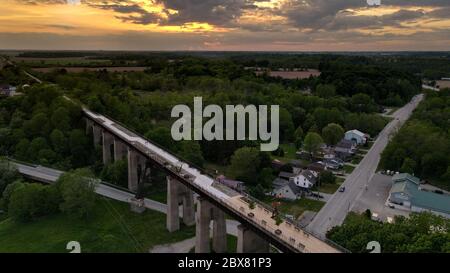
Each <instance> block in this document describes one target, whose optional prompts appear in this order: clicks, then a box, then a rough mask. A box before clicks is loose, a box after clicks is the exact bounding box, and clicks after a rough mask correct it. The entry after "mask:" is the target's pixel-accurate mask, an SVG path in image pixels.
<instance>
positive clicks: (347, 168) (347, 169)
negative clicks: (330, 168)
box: [344, 165, 355, 174]
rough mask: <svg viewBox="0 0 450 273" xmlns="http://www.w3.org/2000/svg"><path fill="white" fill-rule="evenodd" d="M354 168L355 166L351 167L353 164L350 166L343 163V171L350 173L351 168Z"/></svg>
mask: <svg viewBox="0 0 450 273" xmlns="http://www.w3.org/2000/svg"><path fill="white" fill-rule="evenodd" d="M354 169H355V167H353V166H350V165H344V171H345V172H346V173H349V174H350V173H352V172H353V170H354Z"/></svg>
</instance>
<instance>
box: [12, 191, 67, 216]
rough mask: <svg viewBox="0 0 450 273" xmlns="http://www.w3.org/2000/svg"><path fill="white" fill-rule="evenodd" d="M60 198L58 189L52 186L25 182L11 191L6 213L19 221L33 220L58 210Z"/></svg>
mask: <svg viewBox="0 0 450 273" xmlns="http://www.w3.org/2000/svg"><path fill="white" fill-rule="evenodd" d="M60 200H61V199H60V196H59V193H58V190H57V189H56V188H55V187H54V186H43V185H40V184H28V183H26V184H23V187H22V186H19V187H18V188H17V189H16V190H14V191H13V192H12V195H11V198H10V201H9V205H8V214H9V216H10V217H11V218H13V219H14V220H17V221H20V222H28V221H33V220H35V219H37V218H39V217H42V216H45V215H50V214H53V213H56V212H58V204H59V202H60Z"/></svg>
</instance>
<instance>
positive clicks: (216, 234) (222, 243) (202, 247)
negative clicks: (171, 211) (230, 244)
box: [195, 197, 227, 253]
mask: <svg viewBox="0 0 450 273" xmlns="http://www.w3.org/2000/svg"><path fill="white" fill-rule="evenodd" d="M196 216H197V217H196V227H195V228H196V229H195V252H196V253H207V252H209V251H210V224H211V221H213V234H212V246H213V250H214V252H216V253H224V252H226V251H227V226H226V222H225V213H224V212H223V211H221V210H220V209H219V208H217V207H216V206H214V205H212V204H211V203H210V202H209V201H208V200H206V199H204V198H201V197H199V198H198V203H197V214H196Z"/></svg>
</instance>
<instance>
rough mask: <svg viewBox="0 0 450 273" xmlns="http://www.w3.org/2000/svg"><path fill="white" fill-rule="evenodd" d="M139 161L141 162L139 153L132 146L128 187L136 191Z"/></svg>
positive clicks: (129, 153)
mask: <svg viewBox="0 0 450 273" xmlns="http://www.w3.org/2000/svg"><path fill="white" fill-rule="evenodd" d="M139 163H140V155H139V153H138V152H136V151H135V150H134V149H132V148H128V189H129V190H130V191H132V192H136V191H137V187H138V165H139ZM144 167H145V166H144Z"/></svg>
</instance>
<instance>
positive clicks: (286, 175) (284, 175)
mask: <svg viewBox="0 0 450 273" xmlns="http://www.w3.org/2000/svg"><path fill="white" fill-rule="evenodd" d="M294 176H295V174H294V173H288V172H280V173H279V174H278V177H279V178H282V179H285V180H289V179H290V178H291V177H294Z"/></svg>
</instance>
